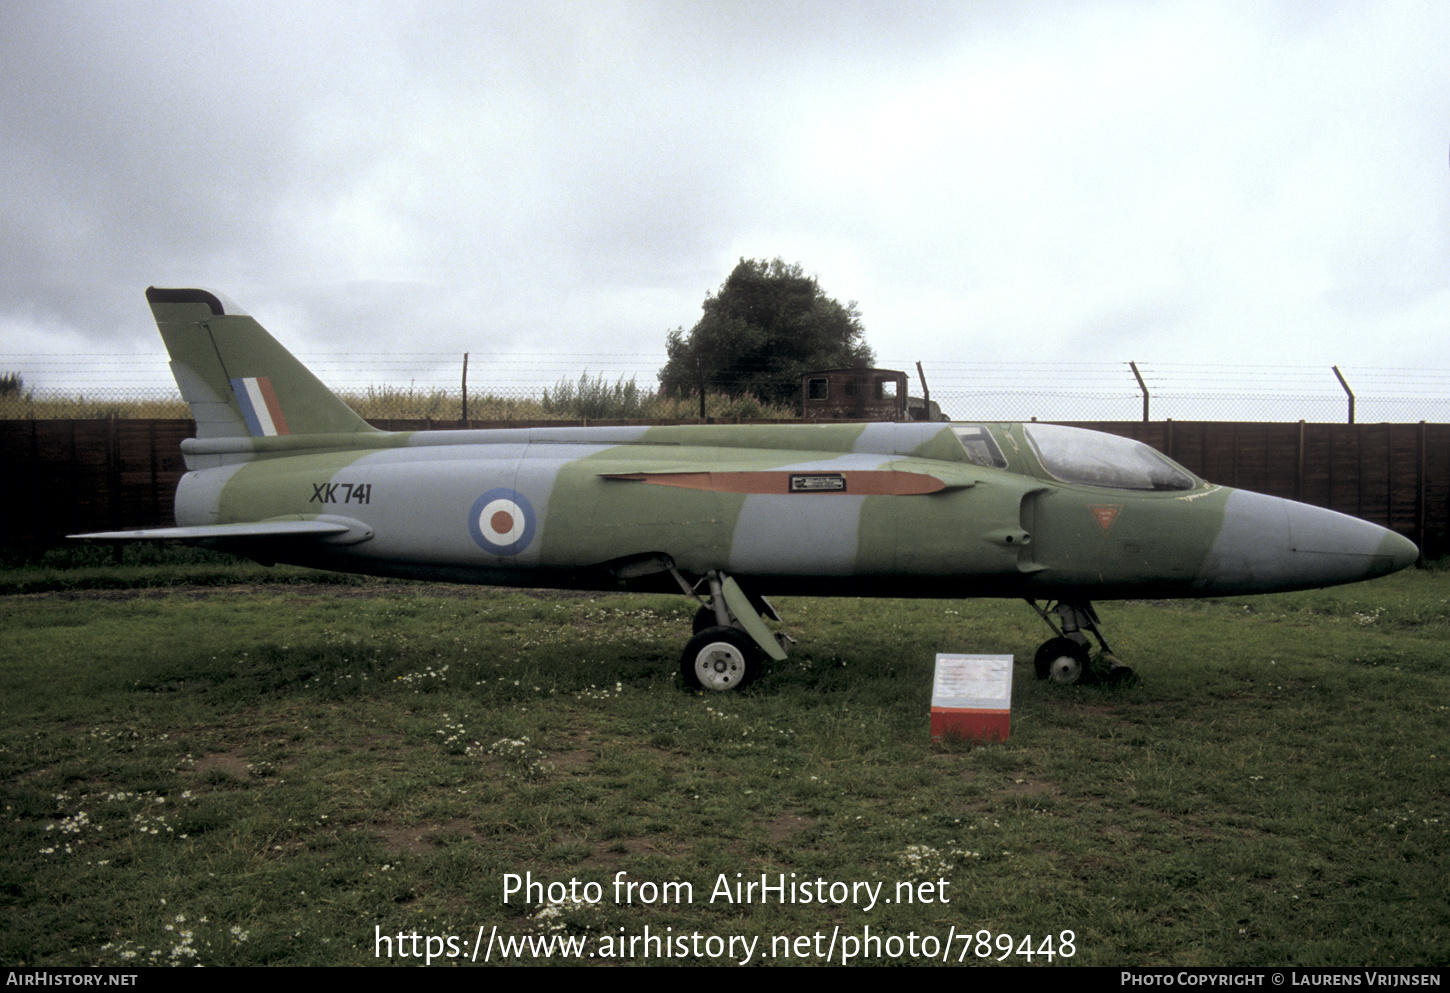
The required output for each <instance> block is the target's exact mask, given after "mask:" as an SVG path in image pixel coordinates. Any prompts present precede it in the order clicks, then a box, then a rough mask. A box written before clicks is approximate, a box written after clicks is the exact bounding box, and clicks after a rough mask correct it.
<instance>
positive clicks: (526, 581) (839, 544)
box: [75, 288, 1419, 691]
mask: <svg viewBox="0 0 1450 993" xmlns="http://www.w3.org/2000/svg"><path fill="white" fill-rule="evenodd" d="M146 297H147V300H148V301H149V302H150V305H151V309H152V311H153V313H154V314H155V317H156V323H157V326H158V327H159V329H160V331H161V336H162V338H163V339H164V340H165V342H166V348H167V350H168V351H169V352H170V354H171V368H172V371H173V373H174V374H175V376H176V382H177V385H178V386H179V387H180V389H181V393H182V396H183V397H184V398H185V399H186V401H187V402H188V403H189V404H190V406H191V410H192V414H193V416H194V418H195V419H196V429H197V430H196V437H195V438H192V439H188V440H187V441H185V442H184V443H183V444H182V451H183V453H184V456H185V460H186V467H187V470H188V471H187V473H186V474H185V476H183V477H182V480H181V482H180V484H179V486H178V487H177V491H176V520H177V522H178V526H177V527H169V528H160V529H150V530H144V531H128V532H102V533H98V534H88V535H77V536H75V537H82V538H92V539H105V540H160V539H181V540H184V541H187V542H192V543H197V544H202V545H206V546H209V547H214V548H219V549H223V550H226V551H231V552H236V553H240V554H242V555H245V556H248V557H251V558H253V559H256V560H258V561H261V562H266V563H273V562H287V563H294V564H297V565H304V566H313V567H317V568H323V569H335V570H341V571H346V572H355V573H365V574H369V575H375V576H391V577H405V578H414V579H430V580H442V581H448V582H457V583H479V584H488V585H500V586H523V587H554V588H564V589H577V590H619V589H622V588H626V589H627V588H634V589H654V590H658V589H662V588H663V589H678V590H679V591H681V592H683V593H685V594H686V595H689V596H691V597H694V598H695V599H697V600H698V601H699V602H700V608H699V611H698V613H697V614H696V617H695V622H694V629H695V630H694V637H693V638H691V639H690V641H689V643H688V645H687V646H686V647H685V650H684V655H683V657H682V660H681V670H682V673H683V676H684V681H685V683H686V684H687V685H689V686H691V687H703V688H706V689H710V690H719V691H725V690H733V689H736V688H738V687H741V686H744V685H745V684H747V683H748V682H750V680H752V679H753V678H755V676H756V675H757V674H758V673H759V671H760V668H761V664H762V661H763V659H766V658H768V659H773V660H777V661H779V660H782V659H784V658H785V657H786V646H787V644H788V643H789V639H788V638H786V637H785V636H784V635H777V634H776V633H775V632H774V631H773V630H772V628H771V627H769V626H768V625H767V624H766V621H765V618H766V617H771V618H773V619H776V620H778V618H777V617H775V613H774V611H773V609H772V608H771V607H770V605H769V603H768V601H766V600H765V599H764V596H766V595H769V594H792V595H809V596H886V597H936V598H949V597H1021V598H1023V599H1026V600H1027V601H1028V602H1029V603H1030V604H1031V605H1032V606H1033V607H1034V608H1035V609H1036V610H1037V611H1038V613H1039V614H1041V616H1042V618H1043V619H1044V620H1045V621H1046V622H1047V624H1048V626H1049V627H1051V628H1052V629H1053V636H1052V637H1051V638H1050V639H1048V640H1047V641H1045V642H1044V643H1043V644H1042V645H1041V646H1040V647H1039V648H1038V649H1037V652H1036V657H1035V668H1036V673H1037V675H1038V676H1039V677H1040V678H1044V679H1051V680H1054V681H1056V682H1059V683H1073V682H1076V681H1078V680H1080V679H1083V678H1085V677H1086V676H1087V675H1088V674H1089V672H1090V669H1089V644H1090V642H1089V639H1088V633H1089V632H1091V634H1092V635H1093V636H1094V637H1095V638H1096V639H1097V641H1098V643H1099V645H1100V646H1101V648H1102V650H1103V652H1104V653H1106V655H1107V657H1108V659H1109V660H1110V661H1115V660H1113V659H1112V654H1111V653H1112V649H1111V648H1110V646H1109V645H1108V643H1107V641H1106V639H1105V638H1104V637H1103V633H1102V630H1101V628H1100V626H1099V623H1098V618H1097V615H1096V613H1095V611H1094V609H1093V607H1092V603H1091V601H1092V600H1103V599H1123V598H1130V597H1153V598H1169V597H1205V596H1224V595H1235V594H1245V593H1268V592H1274V591H1280V590H1297V589H1308V588H1314V587H1321V586H1331V585H1334V584H1337V583H1350V582H1356V581H1358V580H1362V579H1370V578H1373V577H1376V576H1383V575H1386V574H1388V573H1391V572H1394V571H1396V570H1398V569H1403V568H1404V567H1406V566H1408V565H1410V564H1411V563H1412V562H1414V561H1415V559H1416V558H1417V557H1418V554H1419V551H1418V549H1417V548H1416V547H1415V545H1414V544H1413V543H1412V542H1410V541H1409V540H1407V539H1405V538H1403V537H1401V536H1400V535H1398V534H1395V533H1394V532H1392V531H1388V530H1386V529H1384V528H1381V527H1378V526H1376V525H1374V524H1370V523H1367V522H1365V521H1361V520H1358V519H1357V518H1353V517H1347V516H1345V515H1343V514H1338V513H1334V512H1332V511H1328V510H1322V509H1319V508H1317V507H1311V506H1307V505H1305V504H1301V503H1295V502H1292V501H1289V500H1282V499H1278V498H1276V497H1270V496H1263V495H1261V494H1257V493H1252V492H1248V491H1245V490H1234V489H1229V488H1227V487H1223V486H1215V485H1213V484H1211V483H1208V482H1205V481H1204V480H1202V479H1199V478H1198V477H1197V476H1195V475H1193V474H1192V473H1191V472H1189V471H1188V470H1186V469H1184V468H1183V467H1182V466H1179V465H1177V464H1176V463H1174V462H1172V461H1171V460H1169V459H1168V458H1166V457H1164V456H1163V455H1161V454H1159V453H1158V452H1156V451H1154V450H1153V449H1151V448H1149V447H1148V446H1146V445H1143V444H1141V443H1138V442H1135V441H1132V440H1129V439H1126V438H1120V437H1117V436H1114V435H1108V434H1102V433H1099V432H1095V431H1087V430H1082V429H1079V428H1072V427H1065V426H1060V425H1052V424H1041V423H1035V422H1034V423H1026V424H1019V423H1012V424H1009V423H990V424H941V423H902V424H894V423H871V424H799V425H796V424H792V425H759V426H739V425H684V426H660V427H558V428H509V429H500V430H471V431H418V432H387V431H380V430H377V429H375V428H373V427H371V426H370V425H368V424H367V423H366V422H365V421H363V420H362V418H361V417H359V416H358V415H357V414H356V413H354V412H353V411H352V410H351V409H350V408H349V407H348V406H347V405H346V404H344V403H343V402H342V401H341V400H340V399H338V397H337V396H335V395H334V394H333V393H332V392H331V391H330V390H328V389H327V387H325V386H324V385H323V384H322V383H321V382H319V381H318V380H317V378H316V377H315V376H313V375H312V373H311V372H309V371H308V370H307V369H306V368H305V367H304V366H303V365H302V364H301V363H300V362H298V361H297V360H296V359H295V358H293V357H292V355H291V354H290V353H288V352H287V350H286V349H284V348H283V347H282V346H281V345H280V344H278V343H277V341H276V340H275V339H273V338H272V337H271V335H269V334H268V333H267V332H266V331H265V330H264V329H263V328H262V326H261V325H260V324H258V323H257V322H256V321H255V320H253V319H252V318H251V317H249V316H248V315H247V314H245V313H243V312H242V311H241V310H239V309H238V308H237V307H236V306H234V305H233V304H231V303H230V302H228V301H225V300H224V298H222V297H221V296H219V295H217V294H215V293H212V292H208V291H206V290H200V289H157V288H152V289H148V290H147V291H146ZM1122 669H1126V667H1122ZM1120 671H1121V670H1120Z"/></svg>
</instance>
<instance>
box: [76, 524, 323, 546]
mask: <svg viewBox="0 0 1450 993" xmlns="http://www.w3.org/2000/svg"><path fill="white" fill-rule="evenodd" d="M350 530H352V528H351V527H349V526H348V525H347V524H345V523H343V522H342V521H340V520H331V521H327V520H310V521H296V520H292V521H255V522H248V523H245V524H200V525H194V526H192V527H180V528H146V529H144V530H140V531H93V532H91V533H89V534H68V535H66V537H67V538H90V539H93V540H95V541H168V540H171V541H197V540H199V539H202V538H241V539H246V538H317V537H325V536H327V535H338V534H343V533H345V532H347V531H350Z"/></svg>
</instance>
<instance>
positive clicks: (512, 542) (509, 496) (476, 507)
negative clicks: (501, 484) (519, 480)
mask: <svg viewBox="0 0 1450 993" xmlns="http://www.w3.org/2000/svg"><path fill="white" fill-rule="evenodd" d="M468 532H469V534H471V535H473V540H474V541H475V542H477V543H478V547H479V548H482V549H483V550H484V551H485V552H492V553H493V554H494V555H517V554H518V553H519V552H522V551H523V550H524V549H525V548H528V547H529V542H531V541H533V540H534V508H533V507H532V506H531V505H530V504H529V501H528V499H527V498H526V497H525V496H524V495H523V494H522V493H516V492H515V491H513V490H509V489H497V490H489V491H488V492H487V493H485V494H484V495H483V496H481V497H479V498H478V499H477V500H475V501H474V502H473V509H472V510H470V511H469V513H468Z"/></svg>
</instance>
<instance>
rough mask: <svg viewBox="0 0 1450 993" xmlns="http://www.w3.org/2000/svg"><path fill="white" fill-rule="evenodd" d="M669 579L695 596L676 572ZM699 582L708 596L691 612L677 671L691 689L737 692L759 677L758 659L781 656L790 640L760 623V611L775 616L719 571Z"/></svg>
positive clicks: (761, 599)
mask: <svg viewBox="0 0 1450 993" xmlns="http://www.w3.org/2000/svg"><path fill="white" fill-rule="evenodd" d="M672 571H673V570H672ZM675 578H676V580H678V581H679V583H680V586H681V587H682V588H683V589H684V590H685V592H687V593H689V594H690V595H691V596H693V597H695V598H696V599H697V600H698V599H700V598H699V595H698V594H697V593H696V592H695V589H694V588H693V587H691V586H690V585H689V584H688V583H687V582H686V581H685V580H684V578H683V577H682V576H680V575H679V574H678V573H676V575H675ZM705 580H706V582H708V583H709V586H710V599H709V601H708V602H704V601H702V603H701V606H700V609H699V610H698V611H697V612H696V614H695V621H694V624H693V627H694V631H695V636H694V637H693V638H691V639H690V642H689V644H687V645H686V646H685V651H684V654H683V655H682V656H681V657H680V674H681V676H682V677H683V678H684V682H685V686H686V687H687V688H689V689H692V690H698V689H706V690H715V691H716V692H728V691H730V690H737V689H740V688H742V687H744V686H747V685H749V684H750V682H751V681H753V680H754V679H756V678H757V677H758V676H759V675H760V672H761V668H762V662H763V658H765V657H768V658H771V659H773V660H775V661H777V662H779V661H782V660H784V659H785V657H786V653H785V646H786V644H789V642H790V640H791V639H790V638H789V636H787V635H784V634H777V633H775V632H772V631H771V630H770V629H769V628H768V627H766V625H765V621H764V620H763V619H762V617H761V615H762V614H764V615H765V616H766V617H770V618H772V619H773V620H776V621H779V620H780V617H779V615H777V614H776V612H775V608H774V607H772V606H771V605H770V602H769V601H768V600H766V599H765V598H764V597H757V598H754V599H752V598H750V597H748V596H746V594H745V593H744V592H743V591H742V590H741V589H740V586H739V585H738V584H737V583H736V582H735V581H734V580H733V579H731V578H730V577H728V576H726V575H724V574H722V573H719V572H714V571H712V572H710V573H708V574H707V575H706V577H705Z"/></svg>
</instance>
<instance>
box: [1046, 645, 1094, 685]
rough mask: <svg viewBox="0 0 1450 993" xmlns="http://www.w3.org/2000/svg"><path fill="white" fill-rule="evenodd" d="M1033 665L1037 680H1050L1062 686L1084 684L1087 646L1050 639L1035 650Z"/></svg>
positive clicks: (1086, 671)
mask: <svg viewBox="0 0 1450 993" xmlns="http://www.w3.org/2000/svg"><path fill="white" fill-rule="evenodd" d="M1034 665H1035V667H1036V669H1037V678H1038V679H1050V680H1052V681H1053V682H1054V683H1060V684H1062V685H1063V686H1070V685H1072V684H1073V683H1085V682H1087V680H1088V675H1089V669H1088V650H1087V646H1085V645H1079V644H1078V643H1077V642H1075V641H1073V640H1072V639H1071V638H1051V639H1049V640H1047V641H1044V642H1043V643H1042V645H1041V647H1039V648H1038V649H1037V657H1036V659H1035V660H1034Z"/></svg>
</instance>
